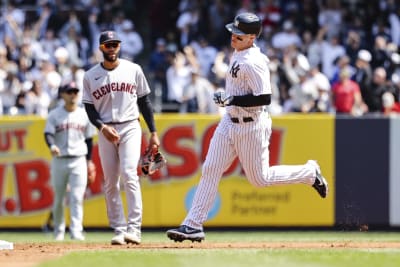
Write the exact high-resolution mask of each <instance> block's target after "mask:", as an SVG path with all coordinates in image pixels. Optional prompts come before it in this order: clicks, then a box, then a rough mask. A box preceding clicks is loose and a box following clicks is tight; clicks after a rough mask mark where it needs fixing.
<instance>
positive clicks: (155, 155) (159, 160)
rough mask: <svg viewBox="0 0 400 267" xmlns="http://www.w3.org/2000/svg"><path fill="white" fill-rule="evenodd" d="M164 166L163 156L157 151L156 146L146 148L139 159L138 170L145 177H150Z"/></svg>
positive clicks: (165, 161)
mask: <svg viewBox="0 0 400 267" xmlns="http://www.w3.org/2000/svg"><path fill="white" fill-rule="evenodd" d="M166 164H167V160H166V159H165V158H164V156H163V154H162V153H161V152H160V151H158V147H157V146H154V147H153V148H147V149H146V151H145V152H144V154H143V155H142V157H141V158H140V168H141V169H142V172H143V174H145V175H152V174H153V173H155V172H156V171H157V170H159V169H161V168H162V167H164V166H165V165H166Z"/></svg>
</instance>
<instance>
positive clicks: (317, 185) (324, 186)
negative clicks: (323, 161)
mask: <svg viewBox="0 0 400 267" xmlns="http://www.w3.org/2000/svg"><path fill="white" fill-rule="evenodd" d="M307 164H310V165H312V166H314V167H315V173H316V177H315V182H314V184H313V185H312V187H314V189H315V190H317V192H318V194H319V195H320V196H321V197H322V198H326V196H327V195H328V191H329V189H328V183H327V182H326V180H325V178H324V176H322V174H321V168H320V167H319V165H318V163H317V162H316V161H315V160H309V161H308V162H307Z"/></svg>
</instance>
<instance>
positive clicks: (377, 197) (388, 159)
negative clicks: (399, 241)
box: [335, 116, 400, 226]
mask: <svg viewBox="0 0 400 267" xmlns="http://www.w3.org/2000/svg"><path fill="white" fill-rule="evenodd" d="M399 140H400V119H399V118H398V117H397V118H385V117H363V118H350V117H341V116H337V117H336V126H335V170H336V174H335V178H336V180H335V181H336V196H335V197H336V201H335V204H336V207H335V212H336V216H335V217H336V219H335V221H336V224H337V225H360V224H369V225H377V226H400V197H399V196H400V141H399Z"/></svg>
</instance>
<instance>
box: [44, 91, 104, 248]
mask: <svg viewBox="0 0 400 267" xmlns="http://www.w3.org/2000/svg"><path fill="white" fill-rule="evenodd" d="M78 92H79V89H78V87H76V85H75V84H74V83H71V84H67V85H64V86H62V87H60V89H59V93H60V95H61V97H62V99H63V100H64V103H65V104H64V106H59V107H57V108H55V109H53V110H52V111H50V113H49V116H48V118H47V121H46V126H45V130H44V135H45V140H46V143H47V145H48V146H49V148H50V151H51V154H52V156H53V158H52V161H51V182H52V185H53V189H54V195H55V196H54V203H53V209H52V214H53V223H54V237H55V239H56V240H57V241H62V240H64V233H65V221H64V197H65V195H66V193H67V186H69V207H70V216H71V218H70V225H69V232H70V236H71V239H74V240H84V239H85V237H84V235H83V234H82V230H83V226H82V220H83V198H84V194H85V189H86V184H87V164H93V163H92V162H91V154H92V137H93V135H94V134H95V133H96V129H95V128H94V127H93V125H91V123H90V122H89V118H88V116H87V114H86V112H85V110H84V109H83V108H81V107H79V106H78V102H79V99H78Z"/></svg>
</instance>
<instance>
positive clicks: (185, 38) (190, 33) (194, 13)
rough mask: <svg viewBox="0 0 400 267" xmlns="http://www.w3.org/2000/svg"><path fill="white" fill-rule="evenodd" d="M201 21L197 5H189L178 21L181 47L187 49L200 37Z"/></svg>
mask: <svg viewBox="0 0 400 267" xmlns="http://www.w3.org/2000/svg"><path fill="white" fill-rule="evenodd" d="M199 20H200V10H199V8H198V7H197V5H196V4H195V3H191V4H189V5H188V7H187V9H186V10H184V11H183V12H182V13H181V14H179V17H178V19H177V21H176V27H177V29H178V30H179V33H180V37H179V45H180V47H182V48H183V47H185V46H187V45H189V44H190V42H191V41H192V40H193V39H195V38H196V37H197V35H198V29H199V25H198V24H199Z"/></svg>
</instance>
